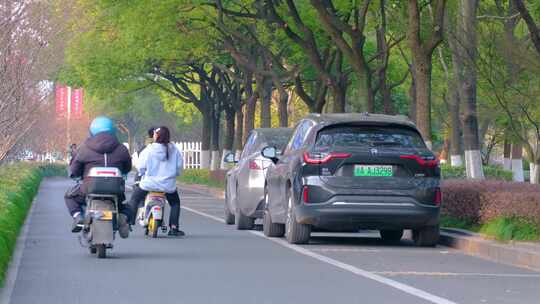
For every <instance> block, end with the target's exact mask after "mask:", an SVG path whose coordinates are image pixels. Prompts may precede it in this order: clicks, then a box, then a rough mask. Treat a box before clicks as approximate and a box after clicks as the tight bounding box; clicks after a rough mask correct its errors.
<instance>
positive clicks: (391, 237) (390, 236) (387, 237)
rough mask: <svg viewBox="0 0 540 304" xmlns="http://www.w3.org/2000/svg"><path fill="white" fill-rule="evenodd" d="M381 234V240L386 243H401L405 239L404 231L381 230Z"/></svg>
mask: <svg viewBox="0 0 540 304" xmlns="http://www.w3.org/2000/svg"><path fill="white" fill-rule="evenodd" d="M379 234H380V235H381V239H382V240H383V241H385V242H389V243H394V242H399V241H400V240H401V238H402V237H403V229H397V230H380V231H379Z"/></svg>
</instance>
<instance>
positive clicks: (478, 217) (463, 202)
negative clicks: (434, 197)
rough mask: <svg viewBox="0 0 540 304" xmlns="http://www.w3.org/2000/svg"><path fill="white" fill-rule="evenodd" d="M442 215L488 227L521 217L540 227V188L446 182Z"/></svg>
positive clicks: (443, 190) (514, 184) (487, 183)
mask: <svg viewBox="0 0 540 304" xmlns="http://www.w3.org/2000/svg"><path fill="white" fill-rule="evenodd" d="M442 193H443V204H442V209H441V212H442V215H445V216H449V217H451V218H455V219H460V220H464V221H468V222H471V223H474V224H485V223H488V222H490V221H493V220H496V219H500V218H520V219H525V220H528V221H531V222H534V223H536V224H537V225H540V185H532V184H528V183H511V182H503V181H495V180H486V181H470V180H469V181H467V180H444V181H443V183H442Z"/></svg>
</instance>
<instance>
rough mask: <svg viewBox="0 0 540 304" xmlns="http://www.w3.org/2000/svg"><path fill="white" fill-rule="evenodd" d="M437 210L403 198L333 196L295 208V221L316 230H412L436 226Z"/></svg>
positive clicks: (408, 198)
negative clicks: (326, 199)
mask: <svg viewBox="0 0 540 304" xmlns="http://www.w3.org/2000/svg"><path fill="white" fill-rule="evenodd" d="M439 209H440V208H439V207H438V206H430V205H423V204H420V203H418V202H417V201H416V200H414V199H412V198H410V197H404V196H360V195H337V196H334V197H332V198H331V199H330V200H328V201H327V202H324V203H318V204H309V203H308V204H306V203H301V204H299V205H297V206H296V209H295V214H296V220H297V221H298V222H299V223H302V224H310V225H313V226H315V227H318V228H323V229H328V230H335V231H340V230H343V231H346V230H354V229H415V228H421V227H424V226H432V225H437V224H438V223H439Z"/></svg>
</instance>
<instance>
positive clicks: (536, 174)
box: [530, 160, 540, 184]
mask: <svg viewBox="0 0 540 304" xmlns="http://www.w3.org/2000/svg"><path fill="white" fill-rule="evenodd" d="M530 167H531V168H530V183H531V184H538V183H539V182H540V160H536V161H535V162H531V164H530Z"/></svg>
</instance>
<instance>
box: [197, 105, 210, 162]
mask: <svg viewBox="0 0 540 304" xmlns="http://www.w3.org/2000/svg"><path fill="white" fill-rule="evenodd" d="M199 110H200V111H201V113H202V138H201V168H202V169H209V168H210V138H211V135H210V134H211V129H212V115H211V114H210V113H209V111H208V110H207V109H199Z"/></svg>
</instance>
